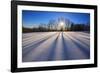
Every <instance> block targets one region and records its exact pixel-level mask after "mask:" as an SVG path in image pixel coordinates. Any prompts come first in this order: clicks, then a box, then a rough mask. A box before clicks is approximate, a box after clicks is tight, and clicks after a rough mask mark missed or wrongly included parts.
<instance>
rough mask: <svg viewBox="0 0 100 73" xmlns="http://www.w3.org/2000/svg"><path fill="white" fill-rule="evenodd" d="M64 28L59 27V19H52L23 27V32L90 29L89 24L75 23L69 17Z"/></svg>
mask: <svg viewBox="0 0 100 73" xmlns="http://www.w3.org/2000/svg"><path fill="white" fill-rule="evenodd" d="M64 22H65V25H64V28H59V27H58V26H59V20H58V21H55V20H50V21H49V22H48V24H43V23H41V24H40V25H39V26H38V27H33V28H26V27H22V31H23V32H47V31H90V25H89V24H74V23H73V22H71V21H68V20H67V19H66V20H65V21H64Z"/></svg>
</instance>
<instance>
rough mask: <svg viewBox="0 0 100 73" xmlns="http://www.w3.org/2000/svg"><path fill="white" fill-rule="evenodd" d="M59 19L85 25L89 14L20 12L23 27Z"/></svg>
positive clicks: (88, 19)
mask: <svg viewBox="0 0 100 73" xmlns="http://www.w3.org/2000/svg"><path fill="white" fill-rule="evenodd" d="M59 17H63V18H67V19H69V20H70V21H72V22H73V23H75V24H86V23H89V22H90V14H89V13H75V12H73V13H72V12H50V11H49V12H48V11H29V10H23V11H22V23H23V26H25V27H33V26H38V25H39V24H40V23H44V24H47V23H48V22H49V21H50V20H52V19H54V20H57V19H58V18H59Z"/></svg>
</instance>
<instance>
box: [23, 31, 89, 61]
mask: <svg viewBox="0 0 100 73" xmlns="http://www.w3.org/2000/svg"><path fill="white" fill-rule="evenodd" d="M89 58H90V34H89V33H86V32H36V33H35V32H34V33H24V34H23V38H22V61H23V62H33V61H54V60H77V59H89Z"/></svg>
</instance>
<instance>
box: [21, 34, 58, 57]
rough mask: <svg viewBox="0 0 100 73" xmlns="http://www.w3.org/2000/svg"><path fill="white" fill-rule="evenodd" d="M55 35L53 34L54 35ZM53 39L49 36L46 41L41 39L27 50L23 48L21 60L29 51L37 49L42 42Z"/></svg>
mask: <svg viewBox="0 0 100 73" xmlns="http://www.w3.org/2000/svg"><path fill="white" fill-rule="evenodd" d="M56 34H57V33H56ZM54 35H55V34H54ZM51 37H53V35H52V36H49V37H48V38H46V39H43V40H41V41H39V42H37V43H35V44H33V45H31V46H29V47H28V48H25V49H22V58H24V57H25V56H26V55H27V54H28V53H29V52H30V51H31V50H33V49H35V48H36V47H38V46H39V45H41V44H42V43H43V42H45V41H46V40H48V39H49V38H51Z"/></svg>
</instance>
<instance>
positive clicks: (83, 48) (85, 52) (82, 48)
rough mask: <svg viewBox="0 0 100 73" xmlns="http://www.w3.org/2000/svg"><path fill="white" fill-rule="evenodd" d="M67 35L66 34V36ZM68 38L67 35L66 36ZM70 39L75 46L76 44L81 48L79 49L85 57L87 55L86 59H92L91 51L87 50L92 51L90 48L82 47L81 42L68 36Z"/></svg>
mask: <svg viewBox="0 0 100 73" xmlns="http://www.w3.org/2000/svg"><path fill="white" fill-rule="evenodd" d="M65 35H66V34H65ZM66 36H67V35H66ZM67 37H68V38H69V39H71V40H72V42H73V43H74V44H76V46H78V47H79V49H80V50H81V51H82V52H83V53H84V55H86V59H90V50H87V49H90V48H85V47H84V46H82V44H80V43H79V42H77V41H75V40H73V39H72V38H70V37H69V36H67Z"/></svg>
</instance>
